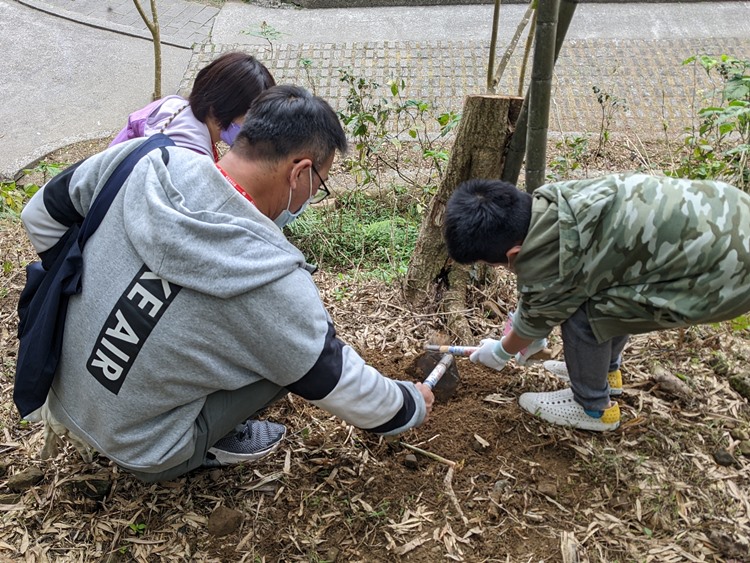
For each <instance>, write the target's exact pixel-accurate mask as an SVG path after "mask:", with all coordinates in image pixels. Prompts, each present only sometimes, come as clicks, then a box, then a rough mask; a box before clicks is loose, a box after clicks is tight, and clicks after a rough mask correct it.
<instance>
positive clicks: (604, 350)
mask: <svg viewBox="0 0 750 563" xmlns="http://www.w3.org/2000/svg"><path fill="white" fill-rule="evenodd" d="M444 237H445V241H446V245H447V248H448V253H449V254H450V256H451V257H452V258H453V259H454V260H455V261H456V262H459V263H462V264H469V263H472V262H484V263H488V264H492V265H504V266H506V267H507V268H509V269H510V270H512V271H513V272H515V274H516V276H517V286H518V291H519V302H518V307H517V310H516V313H515V316H514V322H513V329H512V331H511V332H510V333H509V334H507V335H506V336H504V337H503V339H502V340H501V341H500V340H493V339H485V340H483V341H482V344H481V346H480V347H479V349H478V350H477V351H476V352H475V353H474V354H473V355H472V356H471V360H472V361H474V362H479V363H482V364H484V365H487V366H489V367H492V368H494V369H496V370H501V369H502V368H503V367H504V366H505V364H506V362H507V361H508V360H509V359H510V358H511V357H513V354H515V353H516V352H518V351H519V350H521V349H522V348H524V347H526V346H528V345H529V344H530V343H533V342H534V341H536V340H539V339H542V338H545V337H546V336H547V335H548V334H549V332H550V331H551V330H552V329H553V328H554V327H555V326H558V325H559V326H560V328H561V333H562V339H563V350H564V355H565V365H564V366H562V369H560V366H557V369H555V367H554V366H550V367H552V369H554V370H555V371H556V372H557V373H558V374H559V375H562V376H563V377H564V378H567V377H569V379H570V388H569V389H564V390H562V391H556V392H552V393H525V394H523V395H522V396H521V397H520V399H519V403H520V405H521V407H522V408H524V409H525V410H527V411H529V412H531V413H533V414H537V415H539V416H540V417H541V418H543V419H544V420H547V421H549V422H552V423H555V424H560V425H564V426H573V427H577V428H583V429H588V430H597V431H602V430H612V429H614V428H617V426H618V425H619V422H620V410H619V407H618V405H617V403H616V402H614V401H612V400H611V398H610V396H611V395H612V396H616V395H619V394H621V393H622V378H621V374H620V363H621V352H622V350H623V348H624V346H625V344H626V343H627V340H628V336H629V335H630V334H637V333H643V332H649V331H653V330H659V329H667V328H677V327H684V326H689V325H694V324H701V323H713V322H718V321H723V320H728V319H732V318H734V317H737V316H739V315H741V314H743V313H745V312H747V311H749V310H750V195H748V194H746V193H744V192H742V191H741V190H739V189H737V188H735V187H733V186H730V185H728V184H725V183H722V182H713V181H691V180H682V179H673V178H663V177H655V176H647V175H642V174H619V175H611V176H605V177H602V178H596V179H587V180H576V181H569V182H559V183H554V184H548V185H545V186H542V187H541V188H539V189H537V190H536V191H534V193H533V194H528V193H526V192H523V191H520V190H518V189H517V188H516V187H515V186H514V185H512V184H509V183H506V182H501V181H495V180H470V181H468V182H464V183H463V184H461V185H460V186H458V188H456V190H455V192H454V193H453V195H452V196H451V198H450V199H449V201H448V204H447V209H446V218H445V225H444Z"/></svg>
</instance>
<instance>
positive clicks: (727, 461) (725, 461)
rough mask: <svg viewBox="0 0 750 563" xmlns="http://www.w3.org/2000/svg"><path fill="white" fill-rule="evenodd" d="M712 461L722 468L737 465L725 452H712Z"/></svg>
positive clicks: (730, 455)
mask: <svg viewBox="0 0 750 563" xmlns="http://www.w3.org/2000/svg"><path fill="white" fill-rule="evenodd" d="M714 461H715V462H716V463H717V464H718V465H721V466H722V467H730V466H732V465H736V464H737V460H736V459H734V457H733V456H732V454H730V453H729V452H728V451H726V450H717V451H715V452H714Z"/></svg>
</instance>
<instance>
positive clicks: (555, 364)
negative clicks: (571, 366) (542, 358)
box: [542, 360, 570, 381]
mask: <svg viewBox="0 0 750 563" xmlns="http://www.w3.org/2000/svg"><path fill="white" fill-rule="evenodd" d="M542 367H544V369H546V370H547V371H548V372H550V373H552V374H554V375H555V376H557V378H558V379H560V380H561V381H570V376H569V375H568V366H566V365H565V362H560V361H558V360H547V361H546V362H544V363H543V364H542Z"/></svg>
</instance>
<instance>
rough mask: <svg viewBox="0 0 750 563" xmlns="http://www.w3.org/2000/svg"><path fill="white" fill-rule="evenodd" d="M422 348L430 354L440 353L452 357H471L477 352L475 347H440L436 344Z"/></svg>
mask: <svg viewBox="0 0 750 563" xmlns="http://www.w3.org/2000/svg"><path fill="white" fill-rule="evenodd" d="M424 348H425V350H429V351H430V352H441V353H443V354H453V355H454V356H471V355H472V354H473V353H474V352H475V351H476V350H477V346H440V345H438V344H427V345H426V346H425V347H424Z"/></svg>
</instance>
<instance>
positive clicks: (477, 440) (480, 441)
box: [471, 434, 490, 453]
mask: <svg viewBox="0 0 750 563" xmlns="http://www.w3.org/2000/svg"><path fill="white" fill-rule="evenodd" d="M471 447H472V448H473V449H474V451H476V452H480V453H481V452H483V451H485V450H486V449H487V448H489V447H490V443H489V442H488V441H487V440H485V439H484V438H482V437H481V436H480V435H479V434H474V441H473V442H472V443H471Z"/></svg>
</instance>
